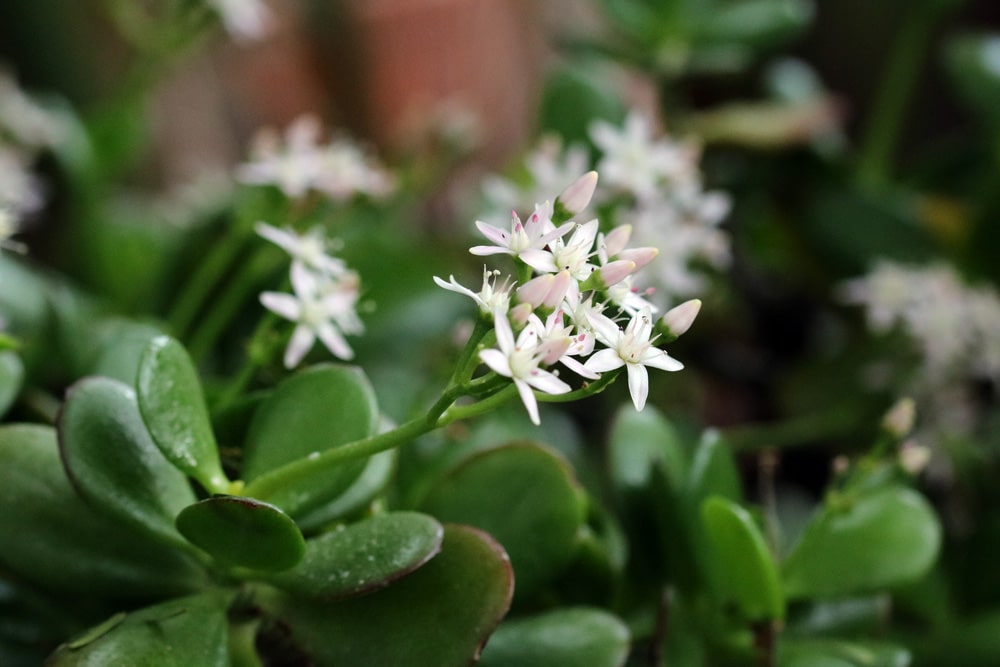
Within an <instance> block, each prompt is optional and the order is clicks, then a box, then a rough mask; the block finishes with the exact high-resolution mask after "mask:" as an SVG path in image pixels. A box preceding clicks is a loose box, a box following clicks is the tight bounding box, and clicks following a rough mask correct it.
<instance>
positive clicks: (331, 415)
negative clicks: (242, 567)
mask: <svg viewBox="0 0 1000 667" xmlns="http://www.w3.org/2000/svg"><path fill="white" fill-rule="evenodd" d="M378 417H379V415H378V407H377V406H376V402H375V391H374V390H373V389H372V387H371V384H370V383H369V382H368V379H367V378H366V377H365V375H364V373H363V372H362V371H361V370H360V369H358V368H355V367H351V366H336V365H323V366H314V367H311V368H309V369H307V370H305V371H301V372H299V373H296V374H295V375H293V376H292V377H290V378H288V379H287V380H285V381H284V382H282V383H281V384H280V385H278V387H277V388H276V389H275V390H274V392H272V393H271V395H270V396H268V398H267V399H266V400H265V401H264V402H263V403H262V404H261V406H260V407H259V408H258V409H257V412H256V413H255V414H254V418H253V422H252V423H251V425H250V430H249V433H248V434H247V441H246V446H245V452H246V455H245V463H244V467H243V478H244V479H246V480H248V481H249V482H250V483H251V485H250V486H248V487H247V493H249V494H250V495H253V496H255V497H261V498H263V499H264V500H267V501H268V502H271V503H274V504H275V505H277V506H278V507H281V508H283V509H284V510H285V511H286V512H288V513H289V514H292V515H293V516H299V515H301V514H304V513H306V512H308V511H310V510H313V509H316V508H317V507H319V506H321V505H323V504H325V503H327V502H329V501H331V500H333V499H335V498H336V497H337V496H339V495H340V494H342V493H343V492H344V491H346V490H347V489H348V487H350V485H351V484H352V483H353V482H354V481H355V480H356V479H357V478H358V476H359V475H360V474H361V472H362V470H364V468H365V459H360V458H355V459H351V460H348V461H344V462H343V463H341V464H340V465H338V466H335V467H325V468H323V469H322V470H320V471H317V472H316V473H313V474H310V475H309V476H308V477H306V478H300V479H298V480H297V482H296V483H295V485H294V488H290V489H281V490H277V491H272V492H270V493H266V494H263V495H260V494H258V493H255V491H254V486H253V482H254V481H255V480H257V479H261V478H264V479H266V475H267V473H268V472H271V471H273V470H276V469H277V468H280V467H281V466H282V465H284V464H286V463H291V462H293V461H296V460H299V459H305V458H307V457H309V456H311V455H314V454H319V453H320V452H324V451H326V450H328V449H333V448H335V447H337V446H338V445H343V444H347V443H349V442H353V441H355V440H361V439H364V438H367V437H370V436H372V435H374V434H375V432H376V428H377V426H378Z"/></svg>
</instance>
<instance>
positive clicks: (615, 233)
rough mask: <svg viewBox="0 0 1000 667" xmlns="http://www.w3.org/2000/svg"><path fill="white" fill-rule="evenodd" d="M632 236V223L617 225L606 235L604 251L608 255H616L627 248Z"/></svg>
mask: <svg viewBox="0 0 1000 667" xmlns="http://www.w3.org/2000/svg"><path fill="white" fill-rule="evenodd" d="M631 236H632V225H622V226H621V227H615V228H614V229H612V230H611V231H610V232H608V234H607V236H605V237H604V251H605V252H606V253H607V254H608V257H616V256H617V255H618V253H620V252H621V251H623V250H625V246H627V245H628V240H629V238H631Z"/></svg>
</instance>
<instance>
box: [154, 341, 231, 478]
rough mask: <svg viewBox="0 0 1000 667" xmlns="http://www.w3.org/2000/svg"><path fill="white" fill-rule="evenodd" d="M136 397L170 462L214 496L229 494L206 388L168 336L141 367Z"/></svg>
mask: <svg viewBox="0 0 1000 667" xmlns="http://www.w3.org/2000/svg"><path fill="white" fill-rule="evenodd" d="M136 392H137V394H138V398H139V409H140V410H141V412H142V418H143V420H144V421H145V422H146V427H147V428H148V429H149V432H150V434H151V435H152V436H153V441H154V442H155V443H156V445H157V446H158V447H159V448H160V451H161V452H163V455H164V456H165V457H167V460H168V461H170V462H171V463H172V464H174V465H175V466H176V467H177V468H178V469H179V470H181V471H182V472H184V473H185V474H187V475H189V476H191V477H193V478H195V479H196V480H198V482H199V483H200V484H201V485H202V486H204V487H205V488H206V489H208V490H209V491H212V492H214V493H224V492H226V491H228V490H229V480H227V479H226V476H225V474H224V473H223V472H222V465H221V464H220V463H219V451H218V447H217V446H216V444H215V436H214V435H213V434H212V425H211V422H210V421H209V419H208V409H207V408H206V407H205V398H204V395H203V394H202V390H201V382H200V381H199V380H198V373H197V371H196V370H195V368H194V364H193V363H192V362H191V358H190V357H189V356H188V353H187V351H186V350H185V349H184V346H183V345H181V344H180V343H179V342H178V341H176V340H174V339H173V338H170V337H168V336H158V337H157V338H154V339H153V340H152V341H151V342H150V344H149V346H148V347H147V348H146V350H145V352H144V353H143V355H142V358H141V359H140V361H139V376H138V379H137V380H136Z"/></svg>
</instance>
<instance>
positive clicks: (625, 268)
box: [601, 259, 636, 287]
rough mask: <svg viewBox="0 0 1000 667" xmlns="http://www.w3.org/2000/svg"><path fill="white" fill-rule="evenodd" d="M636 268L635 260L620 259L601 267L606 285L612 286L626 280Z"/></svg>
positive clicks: (602, 277)
mask: <svg viewBox="0 0 1000 667" xmlns="http://www.w3.org/2000/svg"><path fill="white" fill-rule="evenodd" d="M635 269H636V265H635V262H632V261H630V260H627V259H619V260H616V261H614V262H611V263H610V264H605V265H604V266H602V267H601V280H602V281H604V285H605V287H611V286H612V285H617V284H618V283H620V282H621V281H623V280H625V278H627V277H628V276H629V275H631V274H632V272H633V271H635Z"/></svg>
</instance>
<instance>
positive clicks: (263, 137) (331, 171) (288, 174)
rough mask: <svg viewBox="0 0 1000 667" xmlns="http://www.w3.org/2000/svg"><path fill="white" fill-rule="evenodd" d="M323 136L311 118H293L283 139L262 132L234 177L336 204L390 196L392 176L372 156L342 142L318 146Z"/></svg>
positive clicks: (273, 133) (318, 123)
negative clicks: (313, 194)
mask: <svg viewBox="0 0 1000 667" xmlns="http://www.w3.org/2000/svg"><path fill="white" fill-rule="evenodd" d="M321 134H322V128H321V125H320V122H319V119H317V118H316V117H315V116H312V115H304V116H300V117H299V118H298V119H296V120H295V121H294V122H293V123H292V124H291V125H289V127H288V129H287V130H286V131H285V135H284V139H282V137H281V136H279V135H278V134H277V133H276V132H275V131H274V130H272V129H265V130H262V131H261V132H260V133H258V135H257V136H256V137H255V139H254V142H253V148H252V150H251V159H250V161H249V162H247V163H244V164H242V165H240V166H239V167H238V168H237V171H236V177H237V179H238V180H239V181H241V182H243V183H248V184H252V185H274V186H277V187H278V188H279V189H280V190H281V191H282V192H284V193H285V195H287V196H288V197H290V198H292V199H298V198H300V197H302V196H304V195H305V194H307V193H309V192H310V191H315V192H318V193H320V194H322V195H325V196H327V197H329V198H331V199H333V200H334V201H338V202H342V201H348V200H350V199H351V198H353V197H355V196H357V195H363V196H368V197H373V198H380V197H384V196H386V195H388V194H390V193H391V192H392V190H393V187H394V183H393V179H392V177H391V175H390V174H389V173H388V172H387V171H386V170H385V169H384V168H383V167H382V166H381V165H380V164H379V163H378V162H377V161H376V160H375V159H374V158H373V157H371V156H369V155H367V154H366V153H365V152H364V151H363V150H361V148H359V147H358V146H357V145H356V144H355V143H354V142H352V141H350V140H348V139H346V138H338V139H334V140H333V141H330V142H328V143H321V141H320V137H321Z"/></svg>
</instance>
